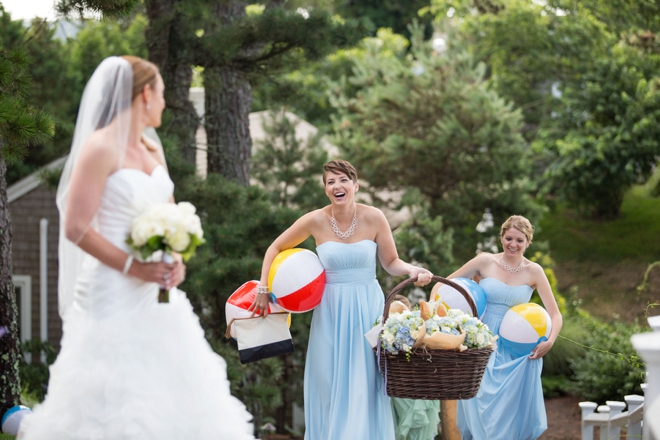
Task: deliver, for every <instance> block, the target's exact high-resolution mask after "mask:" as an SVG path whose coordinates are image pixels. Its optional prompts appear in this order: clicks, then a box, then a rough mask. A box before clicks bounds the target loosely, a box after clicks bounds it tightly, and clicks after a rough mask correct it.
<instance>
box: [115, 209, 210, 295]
mask: <svg viewBox="0 0 660 440" xmlns="http://www.w3.org/2000/svg"><path fill="white" fill-rule="evenodd" d="M195 212H196V209H195V207H194V206H193V205H192V204H191V203H188V202H179V203H178V204H176V205H175V204H174V203H161V204H156V205H153V206H150V207H149V208H148V209H147V210H145V211H144V212H143V213H142V214H141V215H139V216H138V217H136V218H135V219H134V220H133V223H132V225H131V231H130V233H129V236H128V238H127V239H126V243H128V245H129V246H130V247H131V248H132V249H134V250H136V251H137V252H139V253H140V256H141V257H142V259H143V260H147V259H148V258H150V257H151V256H152V255H153V254H154V253H156V252H158V251H161V252H162V253H163V259H162V261H164V262H168V263H171V262H173V261H174V259H173V258H172V255H171V253H172V252H177V253H179V254H181V257H182V258H183V260H184V261H188V260H189V259H190V258H191V257H192V256H193V255H194V254H195V250H196V249H197V246H199V245H201V244H203V243H204V231H203V230H202V222H201V221H200V219H199V216H198V215H197V214H195ZM164 292H165V293H164ZM159 301H160V302H168V301H169V299H168V298H167V293H166V291H165V290H164V289H161V294H160V295H159Z"/></svg>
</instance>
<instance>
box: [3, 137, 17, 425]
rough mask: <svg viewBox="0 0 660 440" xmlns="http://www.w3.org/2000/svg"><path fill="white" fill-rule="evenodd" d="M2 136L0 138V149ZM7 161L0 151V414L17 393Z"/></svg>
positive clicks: (10, 404)
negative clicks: (1, 330)
mask: <svg viewBox="0 0 660 440" xmlns="http://www.w3.org/2000/svg"><path fill="white" fill-rule="evenodd" d="M1 148H2V140H0V149H1ZM6 175H7V164H6V163H5V159H4V157H3V156H2V155H1V154H0V325H2V326H5V327H7V330H8V333H7V334H6V335H5V336H4V337H3V338H0V393H1V395H0V398H1V399H0V417H1V416H2V415H4V413H5V412H6V411H7V410H8V409H9V408H11V407H12V406H14V405H18V403H19V400H20V397H21V386H20V381H19V377H18V363H19V359H20V352H19V349H18V309H17V308H16V296H15V294H14V285H13V283H12V280H11V275H12V260H11V238H12V234H11V217H10V215H9V202H8V201H7V181H6V180H5V176H6Z"/></svg>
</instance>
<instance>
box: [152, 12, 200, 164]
mask: <svg viewBox="0 0 660 440" xmlns="http://www.w3.org/2000/svg"><path fill="white" fill-rule="evenodd" d="M178 3H179V0H148V1H147V2H146V10H147V16H148V18H149V26H148V27H147V29H146V31H145V39H146V42H147V49H148V51H149V60H150V61H151V62H153V63H154V64H156V65H157V66H158V67H159V68H160V73H161V75H162V77H163V82H164V83H165V100H166V102H167V111H168V113H169V115H170V117H171V122H170V124H168V134H173V135H174V136H176V137H177V138H178V141H179V148H180V150H181V154H182V155H183V157H184V158H185V159H186V161H188V162H190V163H195V158H196V154H197V144H196V142H195V132H196V131H197V126H198V125H199V118H198V117H197V113H196V112H195V107H194V106H193V104H192V102H190V99H189V90H190V84H191V83H192V76H193V73H192V67H191V65H190V63H189V62H188V61H187V59H188V57H186V56H185V55H186V52H185V51H187V50H190V49H188V48H187V47H185V45H184V44H183V43H182V41H181V36H180V34H179V30H180V29H182V27H181V24H180V20H181V14H178V13H176V9H177V7H178V6H177V4H178Z"/></svg>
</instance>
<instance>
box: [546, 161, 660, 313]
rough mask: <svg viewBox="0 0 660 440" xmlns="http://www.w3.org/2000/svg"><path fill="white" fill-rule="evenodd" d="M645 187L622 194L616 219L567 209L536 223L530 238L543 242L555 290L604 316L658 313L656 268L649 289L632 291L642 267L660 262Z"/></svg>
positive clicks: (657, 201)
mask: <svg viewBox="0 0 660 440" xmlns="http://www.w3.org/2000/svg"><path fill="white" fill-rule="evenodd" d="M659 179H660V172H656V174H655V176H653V177H652V179H651V180H650V181H649V183H648V184H647V185H641V186H636V187H633V188H632V189H631V190H630V191H628V193H627V194H626V196H625V198H624V201H623V205H622V207H621V215H620V217H619V218H618V219H616V220H611V221H597V220H584V219H580V218H578V217H577V216H576V215H575V213H573V212H572V211H570V210H568V209H564V208H560V209H557V210H555V211H554V212H550V213H548V214H547V215H546V216H545V217H544V219H543V220H542V221H541V222H540V224H539V226H540V230H539V231H538V234H537V235H536V236H535V238H538V239H539V240H543V241H548V242H549V243H550V251H551V254H552V257H553V259H554V260H555V261H556V263H557V265H556V267H555V272H556V274H557V278H558V282H559V288H560V290H561V291H562V292H563V293H564V294H565V295H566V296H567V299H569V300H570V299H572V298H571V293H570V292H572V291H574V290H575V288H577V298H575V299H579V300H581V301H582V305H583V307H584V308H585V309H587V310H588V311H589V312H590V313H592V314H594V315H596V316H599V317H601V318H603V319H606V320H613V319H620V320H623V321H627V322H630V321H633V320H634V319H644V318H645V314H646V313H647V311H648V312H649V313H650V315H658V314H660V307H656V308H655V309H648V310H647V305H648V304H649V303H660V268H656V269H654V271H653V272H652V273H651V277H650V280H649V281H650V283H651V289H649V290H647V291H645V292H638V291H637V289H636V287H637V286H638V285H639V284H641V282H642V278H643V276H644V272H645V271H646V268H647V267H648V265H649V264H650V263H652V262H654V261H658V260H660V197H652V196H650V194H649V193H650V188H652V187H653V186H654V184H655V183H656V182H657V181H658V180H659Z"/></svg>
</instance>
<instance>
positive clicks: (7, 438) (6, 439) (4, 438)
mask: <svg viewBox="0 0 660 440" xmlns="http://www.w3.org/2000/svg"><path fill="white" fill-rule="evenodd" d="M15 438H16V437H14V436H13V435H9V434H2V433H0V440H14V439H15Z"/></svg>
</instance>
